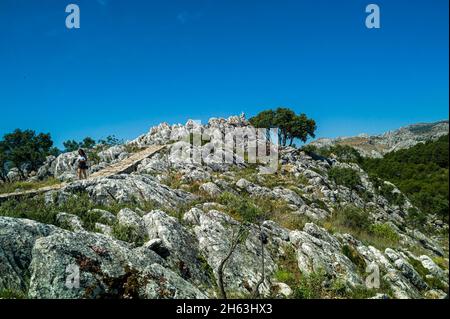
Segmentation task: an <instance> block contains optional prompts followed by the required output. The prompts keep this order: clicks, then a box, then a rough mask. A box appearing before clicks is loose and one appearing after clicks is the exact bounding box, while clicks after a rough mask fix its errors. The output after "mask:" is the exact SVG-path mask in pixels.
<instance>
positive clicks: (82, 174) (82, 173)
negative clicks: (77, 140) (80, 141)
mask: <svg viewBox="0 0 450 319" xmlns="http://www.w3.org/2000/svg"><path fill="white" fill-rule="evenodd" d="M77 163H78V179H86V178H87V170H88V165H87V155H86V152H85V151H84V150H82V149H81V148H80V149H79V150H78V158H77Z"/></svg>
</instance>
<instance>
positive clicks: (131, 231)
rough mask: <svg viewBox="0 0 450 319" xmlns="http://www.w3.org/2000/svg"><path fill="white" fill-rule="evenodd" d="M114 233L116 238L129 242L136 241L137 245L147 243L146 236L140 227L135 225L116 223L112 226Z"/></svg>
mask: <svg viewBox="0 0 450 319" xmlns="http://www.w3.org/2000/svg"><path fill="white" fill-rule="evenodd" d="M112 234H113V236H114V237H115V238H117V239H119V240H122V241H125V242H128V243H134V244H136V245H137V246H141V245H143V244H144V243H145V241H146V238H144V237H142V236H141V234H140V233H139V231H138V229H136V228H134V227H129V226H125V225H121V224H119V223H115V224H114V225H113V227H112Z"/></svg>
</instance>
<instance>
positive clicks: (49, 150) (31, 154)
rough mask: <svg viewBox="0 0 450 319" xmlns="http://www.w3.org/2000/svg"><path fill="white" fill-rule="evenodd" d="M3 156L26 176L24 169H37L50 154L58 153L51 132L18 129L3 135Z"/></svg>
mask: <svg viewBox="0 0 450 319" xmlns="http://www.w3.org/2000/svg"><path fill="white" fill-rule="evenodd" d="M2 144H3V146H2V148H3V151H2V153H3V154H4V155H3V157H4V158H5V159H6V160H7V161H8V163H10V164H11V166H12V167H16V168H17V169H18V170H19V173H20V175H21V176H22V178H24V177H25V174H24V171H23V169H24V168H25V167H26V168H28V169H30V170H37V169H38V168H39V166H40V165H42V164H43V162H44V161H45V158H46V157H47V156H48V155H54V154H57V149H56V148H54V147H53V141H52V139H51V136H50V134H48V133H47V134H44V133H39V134H37V135H36V132H35V131H33V130H24V131H22V130H20V129H16V130H15V131H14V132H12V133H9V134H5V136H4V137H3V142H2Z"/></svg>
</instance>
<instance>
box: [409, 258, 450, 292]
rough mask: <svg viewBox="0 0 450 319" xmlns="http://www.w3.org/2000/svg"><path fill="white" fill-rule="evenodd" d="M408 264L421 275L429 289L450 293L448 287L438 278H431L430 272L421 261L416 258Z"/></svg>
mask: <svg viewBox="0 0 450 319" xmlns="http://www.w3.org/2000/svg"><path fill="white" fill-rule="evenodd" d="M408 262H409V263H410V264H411V266H413V267H414V269H415V270H416V271H417V272H418V273H419V275H420V276H421V277H422V279H423V280H424V281H425V282H426V283H427V285H428V286H429V287H431V288H433V289H439V290H442V291H445V292H447V293H448V287H447V286H446V285H444V284H443V283H442V282H441V280H439V279H438V278H436V277H434V276H429V275H431V274H430V272H429V271H428V269H426V268H425V267H424V266H423V265H422V263H421V262H420V261H419V260H417V259H415V258H409V259H408Z"/></svg>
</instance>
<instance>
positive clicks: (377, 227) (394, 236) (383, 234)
mask: <svg viewBox="0 0 450 319" xmlns="http://www.w3.org/2000/svg"><path fill="white" fill-rule="evenodd" d="M369 231H370V232H371V233H372V234H373V235H374V236H376V237H380V238H384V239H386V240H388V241H392V242H397V241H398V240H400V237H399V235H398V233H397V232H396V231H395V230H394V229H393V228H392V227H391V226H389V224H373V225H371V226H370V228H369Z"/></svg>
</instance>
